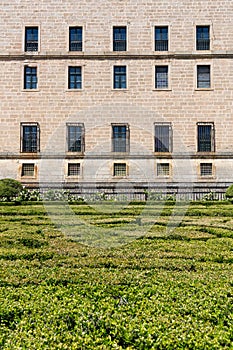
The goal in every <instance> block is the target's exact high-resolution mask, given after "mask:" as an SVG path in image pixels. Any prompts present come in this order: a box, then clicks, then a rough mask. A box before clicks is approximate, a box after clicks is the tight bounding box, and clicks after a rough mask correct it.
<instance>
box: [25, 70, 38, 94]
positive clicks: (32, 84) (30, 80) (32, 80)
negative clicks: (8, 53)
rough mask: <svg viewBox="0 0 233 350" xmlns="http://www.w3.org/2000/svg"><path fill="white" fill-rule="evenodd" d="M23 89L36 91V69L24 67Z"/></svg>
mask: <svg viewBox="0 0 233 350" xmlns="http://www.w3.org/2000/svg"><path fill="white" fill-rule="evenodd" d="M24 89H37V67H29V66H25V67H24Z"/></svg>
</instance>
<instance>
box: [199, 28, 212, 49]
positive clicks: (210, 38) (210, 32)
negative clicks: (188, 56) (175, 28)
mask: <svg viewBox="0 0 233 350" xmlns="http://www.w3.org/2000/svg"><path fill="white" fill-rule="evenodd" d="M201 27H202V28H204V27H208V28H209V39H208V40H209V48H208V49H198V39H197V33H198V28H201ZM211 28H212V26H211V24H196V25H195V51H197V52H199V51H207V52H208V51H210V50H211V32H212V30H211Z"/></svg>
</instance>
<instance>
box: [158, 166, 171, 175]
mask: <svg viewBox="0 0 233 350" xmlns="http://www.w3.org/2000/svg"><path fill="white" fill-rule="evenodd" d="M169 175H170V165H169V163H158V164H157V176H169Z"/></svg>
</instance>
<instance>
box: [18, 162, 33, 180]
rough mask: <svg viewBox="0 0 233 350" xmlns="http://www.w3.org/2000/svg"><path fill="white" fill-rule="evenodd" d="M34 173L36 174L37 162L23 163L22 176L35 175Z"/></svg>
mask: <svg viewBox="0 0 233 350" xmlns="http://www.w3.org/2000/svg"><path fill="white" fill-rule="evenodd" d="M34 175H35V164H33V163H24V164H22V173H21V176H28V177H33V176H34Z"/></svg>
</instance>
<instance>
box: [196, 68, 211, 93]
mask: <svg viewBox="0 0 233 350" xmlns="http://www.w3.org/2000/svg"><path fill="white" fill-rule="evenodd" d="M197 87H198V88H202V89H206V88H210V66H208V65H205V66H197Z"/></svg>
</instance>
